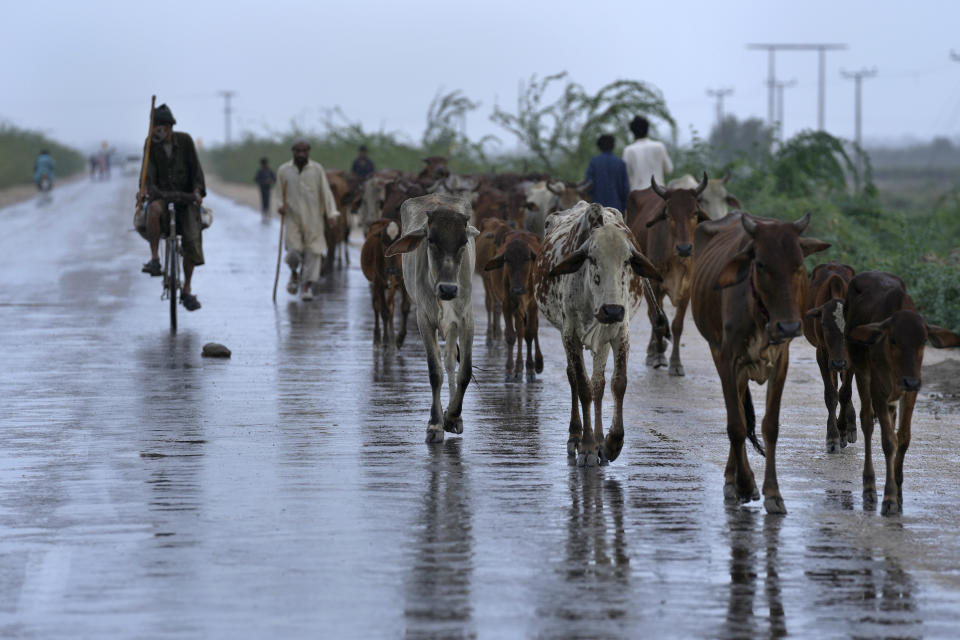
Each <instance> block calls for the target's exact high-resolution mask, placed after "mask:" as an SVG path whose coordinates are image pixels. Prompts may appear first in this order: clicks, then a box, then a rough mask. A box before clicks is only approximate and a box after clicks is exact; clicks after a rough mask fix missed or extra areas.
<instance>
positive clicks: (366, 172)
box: [350, 144, 376, 182]
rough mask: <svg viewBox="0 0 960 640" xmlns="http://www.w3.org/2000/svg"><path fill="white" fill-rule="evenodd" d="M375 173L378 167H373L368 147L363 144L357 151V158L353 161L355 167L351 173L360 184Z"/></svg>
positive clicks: (351, 168) (351, 169)
mask: <svg viewBox="0 0 960 640" xmlns="http://www.w3.org/2000/svg"><path fill="white" fill-rule="evenodd" d="M374 171H376V167H374V166H373V160H371V159H370V158H369V157H368V156H367V146H366V145H363V144H362V145H360V148H359V149H357V157H356V159H355V160H354V161H353V166H352V167H350V173H352V174H353V175H355V176H356V177H357V179H358V181H359V182H363V181H364V180H366V179H367V177H369V176H370V174H372V173H373V172H374Z"/></svg>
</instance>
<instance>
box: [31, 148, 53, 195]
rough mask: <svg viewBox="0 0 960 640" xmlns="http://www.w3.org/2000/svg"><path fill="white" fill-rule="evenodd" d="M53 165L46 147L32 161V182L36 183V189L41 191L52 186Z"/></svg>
mask: <svg viewBox="0 0 960 640" xmlns="http://www.w3.org/2000/svg"><path fill="white" fill-rule="evenodd" d="M54 166H55V165H54V162H53V158H52V157H50V152H49V151H47V150H46V149H44V150H43V151H41V152H40V155H38V156H37V159H36V160H34V161H33V182H34V183H35V184H36V185H37V189H40V190H41V191H43V190H44V189H50V188H52V187H53V170H54Z"/></svg>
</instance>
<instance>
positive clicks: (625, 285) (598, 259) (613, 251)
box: [550, 224, 661, 324]
mask: <svg viewBox="0 0 960 640" xmlns="http://www.w3.org/2000/svg"><path fill="white" fill-rule="evenodd" d="M578 271H580V272H581V274H580V275H581V277H582V278H583V282H584V287H583V291H584V294H585V296H586V297H587V300H586V301H585V302H586V303H588V304H591V305H592V308H593V316H594V317H595V318H596V319H597V320H598V321H599V322H601V323H603V324H611V323H614V322H621V321H623V320H624V318H625V317H626V310H627V305H628V304H629V302H628V300H629V289H630V280H631V278H632V277H633V275H634V274H636V275H639V276H644V277H647V278H653V279H654V280H661V277H660V273H659V272H658V271H657V269H656V268H655V267H654V266H653V265H652V264H651V263H650V261H649V260H647V259H646V257H644V255H643V254H642V253H640V252H639V251H637V250H636V248H635V247H634V245H633V243H632V242H630V240H629V238H628V237H627V234H626V232H625V230H624V229H621V228H620V227H618V226H616V225H612V224H606V225H603V226H599V227H597V228H596V229H594V231H593V233H592V234H590V237H589V238H588V239H587V241H586V242H584V243H583V245H581V246H580V248H579V249H577V250H576V251H575V252H574V253H573V254H571V255H570V256H567V257H566V258H564V259H563V260H561V261H560V263H558V264H557V265H556V266H555V267H554V268H553V269H552V270H551V271H550V275H562V274H566V273H575V272H578Z"/></svg>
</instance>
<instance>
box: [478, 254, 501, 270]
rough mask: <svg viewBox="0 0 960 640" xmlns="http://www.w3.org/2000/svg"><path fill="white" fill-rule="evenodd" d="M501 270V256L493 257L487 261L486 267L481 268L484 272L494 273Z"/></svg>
mask: <svg viewBox="0 0 960 640" xmlns="http://www.w3.org/2000/svg"><path fill="white" fill-rule="evenodd" d="M502 268H503V254H502V253H501V254H499V255H495V256H493V257H492V258H490V260H488V261H487V266H485V267H484V268H483V270H484V271H494V270H496V269H502Z"/></svg>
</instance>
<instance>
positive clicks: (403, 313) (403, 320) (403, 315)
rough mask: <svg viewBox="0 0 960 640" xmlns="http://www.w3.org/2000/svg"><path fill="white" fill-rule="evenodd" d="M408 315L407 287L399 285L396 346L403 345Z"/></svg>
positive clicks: (408, 297)
mask: <svg viewBox="0 0 960 640" xmlns="http://www.w3.org/2000/svg"><path fill="white" fill-rule="evenodd" d="M408 315H410V296H409V295H407V289H406V287H404V286H403V285H402V284H401V285H400V332H399V333H398V334H397V348H398V349H399V348H400V347H402V346H403V341H404V340H405V339H406V338H407V316H408Z"/></svg>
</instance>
